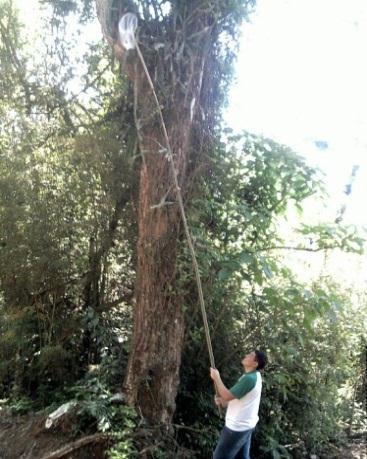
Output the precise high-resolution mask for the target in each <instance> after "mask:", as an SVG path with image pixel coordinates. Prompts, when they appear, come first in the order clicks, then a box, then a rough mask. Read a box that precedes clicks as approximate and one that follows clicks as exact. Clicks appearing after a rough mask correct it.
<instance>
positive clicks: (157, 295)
mask: <svg viewBox="0 0 367 459" xmlns="http://www.w3.org/2000/svg"><path fill="white" fill-rule="evenodd" d="M118 3H119V4H120V6H121V8H120V11H121V12H125V11H129V8H131V7H132V3H130V2H128V1H124V0H119V2H118ZM224 3H225V2H224ZM224 3H222V2H213V5H212V6H208V5H209V4H208V3H207V2H206V1H198V2H182V4H181V3H179V4H177V5H175V6H172V12H171V13H170V14H169V15H167V16H166V17H165V21H164V25H163V23H162V24H160V23H159V21H157V20H156V19H155V18H152V17H151V18H150V21H149V20H148V21H146V22H144V20H143V21H141V22H140V24H141V28H140V31H139V40H140V41H141V43H142V46H144V48H143V49H142V52H143V54H144V56H145V58H146V59H147V67H148V68H149V69H150V72H151V75H152V78H153V80H154V84H155V85H156V89H157V91H158V90H159V91H160V93H159V95H158V98H159V102H160V104H161V105H162V107H163V108H162V111H163V116H164V118H165V122H166V127H167V132H168V136H169V138H170V142H171V147H172V151H173V155H174V164H175V168H176V171H177V173H178V179H179V184H180V188H181V190H182V192H183V193H184V191H185V189H186V188H187V185H186V176H187V163H188V157H189V154H190V151H191V149H192V146H191V142H192V139H191V136H192V131H193V129H192V127H193V120H195V118H197V119H196V121H198V124H199V123H200V127H198V129H197V131H196V132H197V133H198V132H200V134H199V135H198V138H199V142H197V140H198V139H196V143H195V145H196V146H197V148H198V150H199V151H200V148H202V146H201V142H202V139H203V137H204V134H203V132H209V130H210V129H211V128H210V126H212V123H213V120H215V119H216V116H217V114H218V111H217V105H216V102H215V100H216V98H217V93H216V90H217V89H218V87H219V85H220V84H221V82H220V78H218V72H220V70H219V66H217V67H215V65H216V62H217V61H216V60H215V59H214V60H213V61H211V63H210V65H208V67H207V68H206V65H207V63H208V62H209V61H210V58H212V57H213V55H211V53H212V52H214V51H213V50H214V49H215V43H216V40H217V39H218V29H217V27H216V24H217V22H218V21H219V19H220V18H221V17H222V18H223V21H224V22H225V20H227V19H226V18H227V17H228V13H229V12H231V11H230V9H229V10H228V12H227V7H226V6H225V5H224ZM96 4H97V12H98V17H99V20H100V22H101V25H102V30H103V33H104V34H105V36H106V38H107V40H108V41H109V43H110V44H111V46H112V47H113V49H114V53H115V56H116V57H117V58H118V59H119V60H120V62H121V63H122V68H123V70H124V72H125V73H126V74H127V75H128V76H129V78H130V79H131V81H132V82H133V84H134V94H135V122H136V128H137V133H138V138H139V148H140V153H141V157H142V161H141V169H140V188H139V203H138V230H139V238H138V246H137V268H136V273H137V279H136V286H135V306H134V315H133V320H134V325H133V335H132V340H131V349H130V356H129V363H128V368H127V374H126V377H125V381H124V391H125V394H126V396H127V401H128V403H129V404H131V405H134V406H137V407H138V408H139V409H140V411H141V413H142V414H143V415H144V416H145V417H146V419H147V420H148V421H149V422H150V423H153V424H161V423H163V424H169V423H170V422H171V419H172V416H173V413H174V410H175V397H176V393H177V388H178V382H179V379H178V375H179V368H180V363H181V353H182V347H183V337H184V331H185V320H184V312H183V309H182V306H183V294H182V293H180V292H178V291H177V288H176V285H177V283H176V281H177V279H178V276H179V269H178V266H177V251H178V243H179V241H180V240H181V239H182V237H181V236H182V232H181V216H180V213H179V207H178V204H177V199H176V193H175V191H176V190H175V189H174V187H173V180H172V173H171V170H170V164H169V162H168V160H167V158H166V155H165V151H164V150H165V147H166V143H165V141H164V137H163V132H162V127H161V125H160V122H159V116H158V113H157V107H156V105H155V102H154V98H153V97H152V90H151V88H150V86H149V85H148V84H147V79H146V76H145V75H144V70H143V67H142V66H141V63H140V62H139V58H138V54H137V53H136V52H135V51H130V52H128V53H126V50H124V49H123V48H122V46H121V44H119V41H118V39H117V32H116V29H117V23H118V19H119V18H113V19H111V15H110V14H109V12H110V11H111V10H109V9H108V8H109V6H111V4H113V5H114V6H115V7H116V4H115V2H112V3H111V0H96ZM154 5H155V6H157V4H155V3H154ZM172 5H173V4H172ZM132 10H134V9H132ZM143 10H144V14H143V16H144V19H146V18H147V16H149V14H150V13H149V9H148V8H147V9H146V10H145V9H144V8H143ZM156 13H157V14H158V12H157V11H156ZM162 14H163V13H162ZM153 43H155V45H156V46H155V45H153ZM162 43H165V45H164V51H159V52H157V50H159V49H161V48H162ZM216 59H217V58H216ZM203 81H204V86H205V87H203V88H202V82H203ZM214 81H215V84H214V83H213V82H214ZM196 113H198V114H200V116H201V118H200V116H198V117H196Z"/></svg>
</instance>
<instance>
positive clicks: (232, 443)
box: [213, 426, 254, 459]
mask: <svg viewBox="0 0 367 459" xmlns="http://www.w3.org/2000/svg"><path fill="white" fill-rule="evenodd" d="M253 431H254V429H249V430H245V431H242V432H236V431H235V430H231V429H228V427H225V426H224V428H223V430H222V433H221V434H220V437H219V441H218V444H217V447H216V448H215V451H214V453H213V459H250V446H251V435H252V432H253Z"/></svg>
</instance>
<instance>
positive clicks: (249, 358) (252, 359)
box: [241, 351, 257, 368]
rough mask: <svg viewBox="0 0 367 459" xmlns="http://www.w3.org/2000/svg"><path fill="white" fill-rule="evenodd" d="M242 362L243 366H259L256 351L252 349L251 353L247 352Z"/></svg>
mask: <svg viewBox="0 0 367 459" xmlns="http://www.w3.org/2000/svg"><path fill="white" fill-rule="evenodd" d="M241 363H242V366H243V367H247V368H249V367H253V368H257V361H256V354H255V351H252V352H250V353H249V354H246V355H245V357H244V358H243V359H242V362H241Z"/></svg>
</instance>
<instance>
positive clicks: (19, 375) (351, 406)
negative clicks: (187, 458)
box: [0, 0, 367, 459]
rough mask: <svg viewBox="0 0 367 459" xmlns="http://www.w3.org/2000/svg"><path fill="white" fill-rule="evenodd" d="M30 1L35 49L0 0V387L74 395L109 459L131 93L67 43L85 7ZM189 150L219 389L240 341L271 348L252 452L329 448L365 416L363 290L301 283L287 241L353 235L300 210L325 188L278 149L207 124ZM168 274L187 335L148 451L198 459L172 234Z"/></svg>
mask: <svg viewBox="0 0 367 459" xmlns="http://www.w3.org/2000/svg"><path fill="white" fill-rule="evenodd" d="M42 3H43V4H44V10H43V16H44V19H43V20H44V23H43V26H44V28H43V32H42V33H43V38H44V40H43V42H42V43H43V44H42V45H39V46H40V48H39V55H34V54H33V53H32V52H31V48H30V46H29V44H27V43H26V41H25V40H24V39H22V38H21V37H22V36H24V35H22V30H23V26H22V25H21V24H20V23H19V20H18V16H17V11H16V9H15V7H14V5H13V2H12V1H11V0H1V8H0V24H1V29H0V31H1V43H0V57H1V64H0V65H1V75H2V76H3V77H2V79H1V83H0V92H1V101H0V113H1V121H0V161H1V168H0V265H1V271H0V391H1V397H2V398H6V399H7V400H8V403H9V404H11V405H12V406H13V408H14V409H16V410H18V411H20V412H22V411H26V410H28V409H31V408H40V407H43V408H45V407H48V408H49V409H52V407H55V406H56V405H57V404H59V403H62V402H63V401H65V400H70V399H74V400H78V401H79V402H82V407H83V410H84V411H83V413H84V414H85V417H84V419H86V420H87V421H86V422H85V424H83V425H82V426H81V428H83V429H85V430H89V429H91V425H92V426H94V427H93V428H94V429H99V430H112V431H114V430H116V431H117V430H121V425H123V426H124V428H123V429H122V434H121V436H120V438H119V443H118V444H117V446H116V448H115V450H114V451H112V452H111V457H112V458H114V459H115V458H118V457H129V454H130V456H131V455H133V454H134V450H135V451H136V448H137V443H136V441H135V440H134V438H133V436H132V427H133V426H134V425H136V423H138V421H137V418H136V417H134V415H133V414H132V413H131V412H129V411H128V409H127V408H126V407H124V406H123V407H116V406H114V405H113V403H112V404H111V397H112V396H113V393H114V392H115V391H118V390H119V388H120V385H121V382H122V378H123V374H124V371H125V367H126V361H127V355H128V350H129V344H128V343H129V335H130V329H131V309H132V304H133V300H132V293H133V285H134V276H135V273H134V266H135V241H136V231H137V229H136V211H135V209H136V206H135V202H136V196H137V186H138V184H137V177H136V170H137V168H136V167H135V166H136V163H137V161H139V158H138V155H137V150H136V132H135V128H134V121H133V118H132V115H131V113H132V104H133V101H132V100H131V88H130V87H129V83H128V82H127V81H126V80H125V79H124V78H123V77H122V76H121V72H120V69H118V68H117V66H116V65H115V64H114V62H113V59H112V57H111V56H110V54H109V51H108V49H107V48H106V47H105V45H103V44H98V45H96V44H91V45H90V46H88V47H87V48H86V50H85V53H84V55H82V56H80V55H78V56H77V55H76V54H75V53H74V52H73V50H74V49H75V46H76V40H77V39H78V37H79V36H80V34H81V33H82V31H83V27H86V25H87V24H88V23H89V21H91V20H92V19H93V17H94V12H93V8H92V2H90V1H84V2H82V1H72V2H48V1H44V2H42ZM232 3H233V5H232ZM234 3H236V2H231V4H229V6H228V8H232V7H233V8H235V6H236V5H234ZM50 4H51V5H52V7H51V6H50ZM71 23H72V24H73V27H72V31H70V28H69V27H68V25H69V24H71ZM223 62H224V61H223ZM83 66H84V67H83ZM81 67H83V68H84V70H85V71H84V72H82V74H80V68H81ZM228 78H229V77H228ZM228 81H229V80H228ZM75 88H76V89H75ZM222 102H223V100H222ZM204 156H205V157H204V163H205V164H204V166H205V167H202V168H201V169H200V170H198V171H195V174H194V175H195V176H196V180H193V182H192V186H191V188H190V193H189V196H187V209H188V213H189V221H190V225H191V229H192V232H193V236H194V239H195V245H196V249H197V253H198V257H199V264H200V269H201V274H202V278H203V285H204V289H205V298H206V303H207V306H208V314H209V321H210V326H211V332H212V339H213V344H214V353H215V356H216V362H217V366H218V367H219V368H220V369H221V371H222V374H223V378H224V380H225V381H226V382H227V383H228V384H230V383H231V382H233V381H235V380H236V378H237V376H238V374H239V372H240V368H239V362H240V358H241V356H242V354H243V353H244V352H245V351H246V350H249V349H252V348H254V347H259V348H261V349H264V350H266V351H267V353H268V355H269V358H270V363H269V366H268V369H267V371H266V373H265V376H264V381H265V388H264V395H263V401H262V405H261V415H260V417H261V422H260V424H259V427H258V429H257V432H256V435H255V442H254V452H255V454H256V457H259V458H260V457H261V458H267V457H272V458H287V457H306V455H307V454H308V455H309V454H310V453H315V454H319V455H323V454H324V455H325V456H324V457H331V456H330V454H331V453H330V444H332V443H338V442H340V440H341V439H343V435H346V434H347V433H350V432H355V431H357V432H358V431H361V430H363V428H364V426H363V409H364V408H363V402H364V387H365V373H364V365H365V348H366V332H365V328H364V326H363V325H364V324H363V321H364V320H365V318H366V313H367V302H366V295H365V293H363V289H362V288H361V290H360V291H359V290H358V289H353V290H349V289H348V288H346V287H345V286H343V285H340V284H338V283H336V282H335V280H334V279H333V278H332V276H319V277H314V278H313V280H312V282H311V283H305V282H302V281H301V280H300V279H299V277H297V276H296V275H295V274H294V273H293V271H292V269H291V268H290V266H289V264H288V263H287V256H284V254H285V253H289V252H292V251H303V252H306V253H307V252H310V256H312V253H311V252H324V253H325V254H328V253H329V252H330V251H332V250H334V251H344V252H352V253H354V254H357V255H355V256H356V257H357V256H360V255H361V254H362V253H363V241H362V239H361V237H360V236H359V235H358V232H357V231H356V229H355V228H352V227H346V226H342V225H341V224H336V223H335V222H329V221H325V222H317V223H315V224H314V223H313V222H305V221H302V217H301V213H302V208H303V205H304V202H305V200H309V199H318V200H320V199H323V198H322V196H323V191H322V181H321V178H320V175H319V173H318V172H317V171H316V170H314V169H312V168H311V167H309V166H308V165H307V164H306V163H305V161H304V160H303V159H302V158H301V157H299V156H298V155H297V154H296V153H294V152H293V151H291V150H290V149H289V148H287V147H286V146H284V145H279V144H277V143H275V142H273V141H272V140H270V139H265V138H261V137H256V136H253V135H251V134H249V133H243V134H242V135H238V136H234V135H232V134H231V132H230V131H229V130H228V131H226V132H224V133H223V132H220V129H219V125H218V129H217V132H216V133H213V136H212V138H211V141H210V144H209V146H208V148H207V149H206V150H205V153H204ZM290 209H296V210H297V212H299V214H300V216H299V219H298V221H297V222H296V224H295V226H294V227H293V228H292V238H293V239H294V240H296V241H297V242H296V244H295V245H294V244H293V245H291V244H289V241H287V240H284V236H283V235H282V233H281V231H280V230H279V225H280V223H281V222H284V221H285V219H286V218H287V216H288V213H289V211H290ZM180 272H181V275H180V281H179V285H177V288H178V289H182V290H183V292H184V293H185V304H183V305H182V307H183V308H184V309H185V311H186V314H187V332H186V338H185V342H186V345H185V351H184V355H183V364H182V369H181V384H180V390H179V395H178V398H177V411H176V415H175V421H174V422H175V439H176V440H175V442H174V443H170V445H169V446H167V445H166V447H165V448H164V447H162V446H159V445H158V446H157V447H156V448H155V449H154V450H152V455H153V456H154V454H156V457H165V455H166V457H170V456H169V454H171V453H172V454H176V453H173V452H172V451H174V449H175V448H176V452H177V450H178V448H185V449H186V450H190V451H191V452H192V455H194V454H195V455H196V456H195V457H203V458H204V457H209V455H210V451H211V450H212V448H213V445H214V444H215V441H216V437H217V435H218V429H219V428H220V426H221V424H222V421H221V420H220V419H219V418H218V416H217V413H216V411H215V409H214V407H213V404H212V400H211V394H212V387H211V383H210V381H209V379H208V358H207V353H206V347H205V340H204V333H203V328H202V323H201V317H200V313H199V310H198V307H197V296H196V295H197V294H196V289H195V285H194V283H193V278H192V269H191V262H190V258H189V254H188V251H187V248H186V246H185V245H183V246H182V247H181V251H180ZM50 402H51V403H50ZM91 419H92V420H94V421H93V422H92V421H91ZM134 442H135V443H134ZM194 452H195V453H194Z"/></svg>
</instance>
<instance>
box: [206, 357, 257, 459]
mask: <svg viewBox="0 0 367 459" xmlns="http://www.w3.org/2000/svg"><path fill="white" fill-rule="evenodd" d="M241 363H242V366H243V368H244V370H245V373H244V374H243V375H242V376H241V377H240V379H239V380H238V381H237V383H236V384H235V385H234V386H233V387H231V388H230V389H227V387H226V386H225V385H224V384H223V381H222V379H221V377H220V374H219V371H218V370H216V369H214V368H211V369H210V377H211V378H212V380H213V381H214V383H215V385H216V387H217V392H218V394H219V395H218V396H216V397H215V403H216V404H217V405H221V406H223V407H225V406H227V413H226V420H225V426H224V428H223V430H222V433H221V435H220V438H219V441H218V444H217V447H216V449H215V451H214V454H213V459H250V445H251V435H252V432H253V431H254V428H255V426H256V424H257V422H258V420H259V416H258V413H259V405H260V397H261V387H262V381H261V375H260V373H259V370H262V369H263V368H264V367H265V364H266V355H265V354H264V353H263V352H261V351H259V350H255V351H253V352H250V353H249V354H247V355H246V356H245V357H244V359H243V360H242V362H241Z"/></svg>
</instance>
